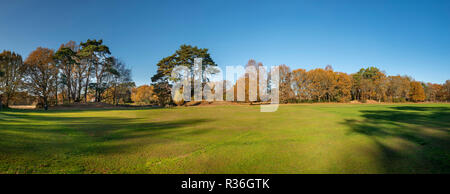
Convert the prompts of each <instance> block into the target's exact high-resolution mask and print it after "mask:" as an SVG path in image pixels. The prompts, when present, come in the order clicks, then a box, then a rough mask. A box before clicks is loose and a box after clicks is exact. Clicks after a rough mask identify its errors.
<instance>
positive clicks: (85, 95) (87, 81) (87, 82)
mask: <svg viewBox="0 0 450 194" xmlns="http://www.w3.org/2000/svg"><path fill="white" fill-rule="evenodd" d="M88 68H89V69H88V72H87V73H88V74H87V77H86V87H84V102H85V103H87V92H88V86H89V77H90V76H89V75H90V74H91V71H90V67H88Z"/></svg>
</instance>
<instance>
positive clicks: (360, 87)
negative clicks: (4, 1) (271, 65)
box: [152, 45, 450, 105]
mask: <svg viewBox="0 0 450 194" xmlns="http://www.w3.org/2000/svg"><path fill="white" fill-rule="evenodd" d="M195 58H203V59H204V60H203V64H202V67H203V69H206V67H208V66H217V64H215V62H214V61H213V60H212V58H211V57H210V54H209V53H208V49H204V48H198V47H195V46H191V45H182V46H181V47H180V48H179V49H178V50H177V51H175V53H174V54H173V55H170V56H168V57H165V58H163V59H161V60H160V61H159V62H158V64H157V66H158V70H157V73H156V74H155V75H154V76H153V77H152V82H153V84H152V91H153V95H154V98H153V99H154V100H155V101H157V102H158V103H159V104H160V105H165V104H174V103H175V104H183V103H184V102H182V101H179V102H178V101H177V100H176V101H174V99H172V98H171V91H170V90H171V82H173V81H174V80H171V72H172V70H173V69H174V67H176V66H177V65H183V66H186V67H188V68H189V69H190V70H191V72H193V67H194V59H195ZM205 59H206V60H205ZM248 66H253V67H255V69H256V72H258V73H257V74H258V75H254V76H249V73H245V75H243V76H241V77H240V78H239V79H238V80H237V81H236V83H234V85H233V86H232V87H231V88H226V86H227V84H229V83H231V82H230V81H229V80H225V81H223V83H221V84H216V86H215V84H214V83H212V85H211V86H209V88H211V90H212V92H213V93H214V91H215V88H214V87H217V86H223V87H224V88H223V90H222V91H223V92H224V95H223V96H224V98H223V100H227V99H226V98H227V97H226V95H225V92H226V91H227V90H228V91H229V90H233V92H234V97H233V98H232V99H228V100H229V101H237V99H236V96H237V91H238V90H239V89H238V87H245V102H251V101H252V100H250V98H249V93H250V92H249V89H250V87H249V77H253V78H256V80H259V76H260V75H259V71H258V69H259V68H260V67H262V66H263V64H262V63H260V62H259V63H258V62H256V61H255V60H253V59H251V60H249V61H248V63H247V64H246V67H248ZM279 74H280V75H279V76H280V77H279V80H280V82H279V95H280V96H279V98H280V103H302V102H350V101H359V102H367V101H376V102H424V101H428V102H447V101H449V100H450V80H447V81H446V82H445V83H443V84H435V83H424V82H419V81H415V80H414V79H413V78H412V77H410V76H400V75H395V76H388V75H386V73H385V72H383V71H381V70H380V69H378V68H376V67H368V68H361V69H360V70H359V71H357V72H355V73H352V74H347V73H343V72H336V71H334V70H333V68H332V67H331V66H330V65H328V66H326V67H325V68H316V69H312V70H309V71H307V70H305V69H301V68H300V69H294V70H291V69H290V67H289V66H287V65H280V66H279ZM192 76H193V75H192ZM191 80H193V79H191ZM238 82H241V83H245V84H241V85H240V86H239V85H237V83H238ZM206 84H207V83H206V80H204V82H203V86H204V85H206ZM209 84H211V83H209ZM191 85H193V83H192V84H191ZM268 87H270V85H268ZM256 88H257V90H259V85H258V86H257V87H256ZM268 90H270V89H269V88H268ZM191 94H193V92H191ZM256 94H257V98H256V101H260V100H261V99H260V97H259V91H257V92H256ZM253 101H255V100H253Z"/></svg>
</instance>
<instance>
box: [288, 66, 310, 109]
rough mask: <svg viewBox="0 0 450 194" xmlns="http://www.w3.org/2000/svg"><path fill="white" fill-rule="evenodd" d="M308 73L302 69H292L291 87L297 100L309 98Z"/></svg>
mask: <svg viewBox="0 0 450 194" xmlns="http://www.w3.org/2000/svg"><path fill="white" fill-rule="evenodd" d="M309 83H310V82H309V79H308V73H307V72H306V70H304V69H296V70H293V71H292V89H293V90H294V94H295V96H296V99H297V101H298V102H300V101H303V100H311V96H310V93H309Z"/></svg>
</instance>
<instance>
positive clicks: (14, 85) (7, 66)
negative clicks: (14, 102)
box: [0, 51, 24, 107]
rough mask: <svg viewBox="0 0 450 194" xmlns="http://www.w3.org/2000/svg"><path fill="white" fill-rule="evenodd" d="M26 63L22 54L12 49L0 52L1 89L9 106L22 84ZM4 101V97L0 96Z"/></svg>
mask: <svg viewBox="0 0 450 194" xmlns="http://www.w3.org/2000/svg"><path fill="white" fill-rule="evenodd" d="M23 71H24V65H23V61H22V56H20V55H19V54H17V53H14V52H11V51H3V52H2V53H0V72H1V74H2V75H1V76H0V91H1V93H2V95H3V97H4V98H5V99H4V101H5V103H4V104H5V106H6V107H8V106H9V103H10V101H11V99H12V98H13V97H14V95H15V94H16V93H17V91H18V89H19V87H21V85H22V82H23V80H22V78H23ZM0 101H2V98H0Z"/></svg>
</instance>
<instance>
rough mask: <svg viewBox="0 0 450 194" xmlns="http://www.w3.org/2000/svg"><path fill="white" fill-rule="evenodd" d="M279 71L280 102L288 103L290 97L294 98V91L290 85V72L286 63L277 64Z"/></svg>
mask: <svg viewBox="0 0 450 194" xmlns="http://www.w3.org/2000/svg"><path fill="white" fill-rule="evenodd" d="M278 71H279V73H280V83H279V84H280V85H279V90H280V93H279V94H280V103H288V102H290V101H291V100H292V99H294V91H293V90H292V87H291V81H292V74H291V69H290V68H289V67H288V66H287V65H284V64H283V65H280V66H279V70H278Z"/></svg>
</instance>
